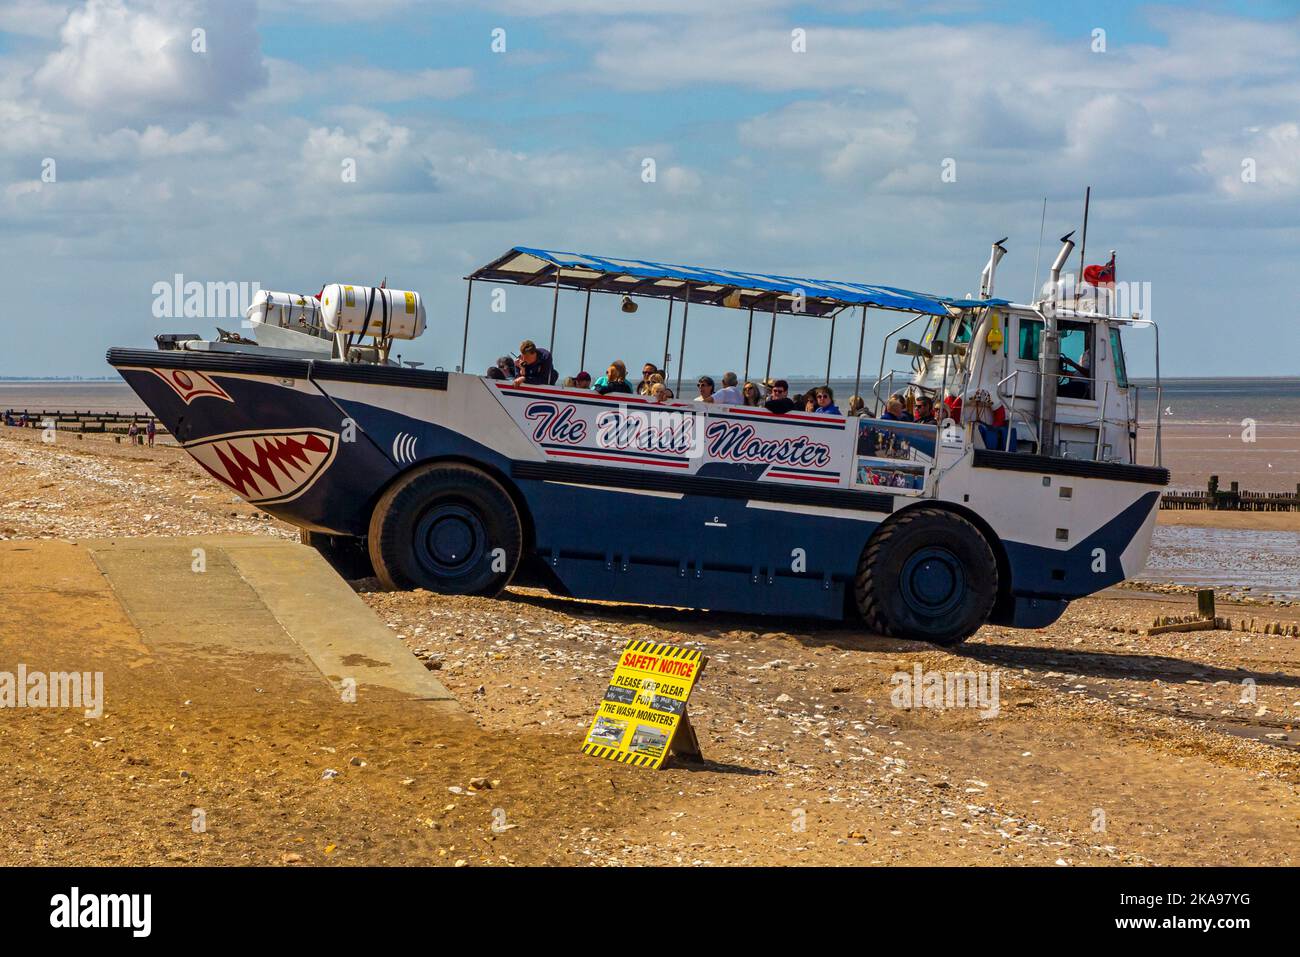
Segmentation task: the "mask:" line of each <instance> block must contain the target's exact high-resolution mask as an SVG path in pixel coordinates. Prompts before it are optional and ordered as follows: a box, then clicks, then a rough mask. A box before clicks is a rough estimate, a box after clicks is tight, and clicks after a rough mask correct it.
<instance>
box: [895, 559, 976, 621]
mask: <svg viewBox="0 0 1300 957" xmlns="http://www.w3.org/2000/svg"><path fill="white" fill-rule="evenodd" d="M899 590H900V591H901V592H902V595H903V600H904V601H906V602H907V604H908V606H909V607H910V608H911V609H912V610H913V611H916V612H918V613H920V614H922V615H925V616H927V617H937V616H941V615H945V614H948V613H950V612H952V611H954V610H955V609H956V608H957V607H958V606H959V605H960V604H961V602H962V598H963V597H964V596H965V594H966V574H965V572H964V571H963V569H962V565H961V562H960V561H959V560H958V559H957V556H955V555H954V554H953V553H952V552H950V551H948V549H946V548H942V547H940V546H937V545H930V546H927V547H925V548H922V549H919V550H918V551H917V552H916V553H915V554H913V555H912V556H911V557H910V558H909V559H908V560H907V563H906V564H905V565H904V566H903V573H902V575H901V576H900V578H899Z"/></svg>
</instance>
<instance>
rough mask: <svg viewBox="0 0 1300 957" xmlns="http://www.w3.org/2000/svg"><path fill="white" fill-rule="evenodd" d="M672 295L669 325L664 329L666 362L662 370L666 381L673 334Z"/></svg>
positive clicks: (669, 305) (670, 298) (669, 306)
mask: <svg viewBox="0 0 1300 957" xmlns="http://www.w3.org/2000/svg"><path fill="white" fill-rule="evenodd" d="M674 301H675V300H674V299H673V298H672V296H669V297H668V327H667V328H666V329H664V364H663V366H662V367H661V369H660V371H661V372H663V374H664V381H665V382H667V381H668V342H669V340H670V339H672V336H673V302H674Z"/></svg>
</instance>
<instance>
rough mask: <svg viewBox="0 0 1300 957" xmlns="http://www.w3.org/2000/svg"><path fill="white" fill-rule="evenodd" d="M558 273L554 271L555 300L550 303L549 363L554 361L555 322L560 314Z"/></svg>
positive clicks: (558, 271)
mask: <svg viewBox="0 0 1300 957" xmlns="http://www.w3.org/2000/svg"><path fill="white" fill-rule="evenodd" d="M560 272H561V270H559V269H557V270H555V299H554V300H553V301H552V303H551V345H550V347H549V348H550V350H551V361H552V362H554V361H555V358H554V357H555V320H556V318H557V317H558V316H559V314H560Z"/></svg>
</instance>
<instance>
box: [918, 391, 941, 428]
mask: <svg viewBox="0 0 1300 957" xmlns="http://www.w3.org/2000/svg"><path fill="white" fill-rule="evenodd" d="M916 421H917V422H920V423H921V424H922V425H938V424H939V423H938V421H937V420H936V419H935V416H934V399H932V398H930V397H929V396H928V395H922V396H919V397H918V398H917V400H916Z"/></svg>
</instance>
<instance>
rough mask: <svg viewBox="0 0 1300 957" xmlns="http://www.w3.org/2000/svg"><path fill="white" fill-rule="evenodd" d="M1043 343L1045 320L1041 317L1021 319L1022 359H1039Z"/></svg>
mask: <svg viewBox="0 0 1300 957" xmlns="http://www.w3.org/2000/svg"><path fill="white" fill-rule="evenodd" d="M1042 343H1043V321H1042V320H1041V319H1024V318H1022V319H1021V320H1020V352H1019V353H1018V355H1019V358H1021V359H1032V360H1034V361H1035V362H1036V361H1037V360H1038V354H1039V352H1040V351H1041V347H1042Z"/></svg>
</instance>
